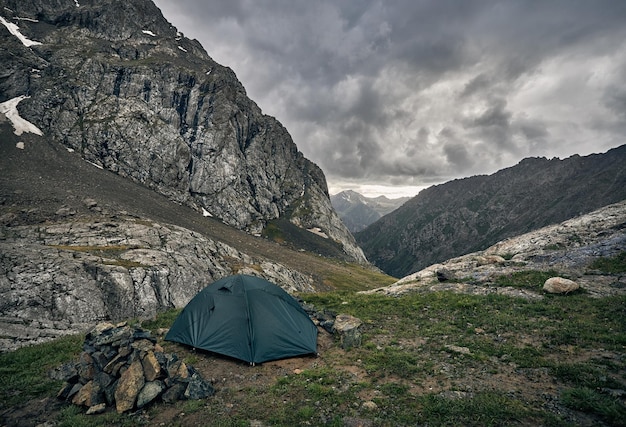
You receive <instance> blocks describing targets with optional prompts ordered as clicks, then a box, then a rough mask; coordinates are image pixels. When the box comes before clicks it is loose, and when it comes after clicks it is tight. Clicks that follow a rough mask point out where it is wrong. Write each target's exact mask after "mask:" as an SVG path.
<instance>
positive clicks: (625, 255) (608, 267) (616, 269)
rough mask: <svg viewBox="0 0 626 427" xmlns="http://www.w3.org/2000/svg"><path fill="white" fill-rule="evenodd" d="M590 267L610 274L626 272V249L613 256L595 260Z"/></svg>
mask: <svg viewBox="0 0 626 427" xmlns="http://www.w3.org/2000/svg"><path fill="white" fill-rule="evenodd" d="M589 268H590V269H592V270H599V271H601V272H603V273H609V274H619V273H626V251H622V252H620V253H619V254H617V255H615V256H614V257H611V258H599V259H597V260H595V261H593V262H592V263H591V264H590V265H589Z"/></svg>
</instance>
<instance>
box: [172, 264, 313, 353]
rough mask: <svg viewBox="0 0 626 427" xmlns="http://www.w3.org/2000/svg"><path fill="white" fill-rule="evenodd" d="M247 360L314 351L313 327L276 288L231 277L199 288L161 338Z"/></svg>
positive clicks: (248, 278)
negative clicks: (201, 288)
mask: <svg viewBox="0 0 626 427" xmlns="http://www.w3.org/2000/svg"><path fill="white" fill-rule="evenodd" d="M165 339H166V340H167V341H174V342H179V343H182V344H187V345H190V346H192V347H195V348H200V349H203V350H208V351H212V352H214V353H219V354H222V355H225V356H230V357H234V358H236V359H240V360H245V361H246V362H249V363H262V362H267V361H269V360H276V359H284V358H287V357H293V356H299V355H304V354H311V353H316V350H317V328H316V326H315V325H314V324H313V322H312V321H311V319H310V318H309V316H308V315H307V313H306V312H305V311H304V309H303V308H302V307H301V306H300V304H298V302H297V301H296V300H295V299H294V298H293V297H292V296H291V295H289V294H288V293H287V292H285V291H284V290H283V289H281V288H280V287H278V286H276V285H274V284H273V283H270V282H268V281H267V280H265V279H262V278H259V277H254V276H246V275H235V276H229V277H225V278H223V279H220V280H218V281H216V282H214V283H212V284H211V285H209V286H207V287H206V288H204V289H203V290H201V291H200V292H199V293H198V294H197V295H196V296H195V297H193V298H192V299H191V301H189V303H188V304H187V305H186V306H185V308H184V309H183V311H182V312H181V313H180V314H179V315H178V317H177V318H176V320H175V321H174V324H173V325H172V327H171V328H170V330H169V332H168V333H167V335H166V336H165Z"/></svg>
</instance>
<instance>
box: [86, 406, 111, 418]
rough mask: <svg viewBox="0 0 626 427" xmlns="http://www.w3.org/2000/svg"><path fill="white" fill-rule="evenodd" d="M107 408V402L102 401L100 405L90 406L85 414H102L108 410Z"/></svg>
mask: <svg viewBox="0 0 626 427" xmlns="http://www.w3.org/2000/svg"><path fill="white" fill-rule="evenodd" d="M106 409H107V405H106V403H100V404H98V405H94V406H92V407H90V408H89V409H87V412H85V414H86V415H96V414H101V413H103V412H104V411H106Z"/></svg>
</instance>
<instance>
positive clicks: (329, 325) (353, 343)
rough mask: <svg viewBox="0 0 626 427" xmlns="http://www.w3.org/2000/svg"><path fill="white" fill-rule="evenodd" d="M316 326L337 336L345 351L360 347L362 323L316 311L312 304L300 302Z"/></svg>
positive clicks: (331, 313) (329, 312) (327, 312)
mask: <svg viewBox="0 0 626 427" xmlns="http://www.w3.org/2000/svg"><path fill="white" fill-rule="evenodd" d="M300 304H301V305H302V308H303V309H304V311H306V312H307V314H308V315H309V317H310V318H311V320H312V321H313V323H315V325H316V326H321V327H322V328H323V329H324V330H325V331H326V332H328V333H330V334H333V335H337V336H338V337H339V341H340V343H341V347H342V348H343V349H344V350H347V349H349V348H352V347H360V346H361V325H362V324H363V322H362V321H361V320H360V319H359V318H357V317H354V316H350V315H349V314H335V313H334V312H333V311H330V310H321V311H320V310H317V309H316V308H315V306H313V305H312V304H307V303H303V302H300Z"/></svg>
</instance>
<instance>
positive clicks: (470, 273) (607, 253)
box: [363, 201, 626, 299]
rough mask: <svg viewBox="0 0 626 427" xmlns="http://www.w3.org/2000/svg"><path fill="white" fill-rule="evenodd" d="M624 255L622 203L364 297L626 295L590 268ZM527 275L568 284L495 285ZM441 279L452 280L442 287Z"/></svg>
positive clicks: (613, 278) (620, 281)
mask: <svg viewBox="0 0 626 427" xmlns="http://www.w3.org/2000/svg"><path fill="white" fill-rule="evenodd" d="M625 250H626V201H623V202H621V203H616V204H613V205H609V206H606V207H604V208H602V209H598V210H596V211H594V212H591V213H589V214H587V215H582V216H579V217H576V218H573V219H571V220H568V221H564V222H563V223H561V224H558V225H552V226H548V227H544V228H541V229H539V230H536V231H533V232H530V233H526V234H523V235H520V236H516V237H513V238H510V239H506V240H503V241H501V242H498V243H496V244H495V245H493V246H491V247H489V248H488V249H486V250H485V251H479V252H474V253H471V254H467V255H463V256H461V257H456V258H452V259H449V260H447V261H445V262H443V263H440V264H433V265H431V266H429V267H427V268H425V269H422V270H420V271H418V272H416V273H413V274H411V275H408V276H406V277H404V278H402V279H400V280H398V281H397V282H396V283H394V284H393V285H391V286H388V287H383V288H378V289H374V290H371V291H364V292H363V293H382V294H385V295H402V294H404V293H407V292H430V291H442V290H448V291H452V292H457V293H468V294H475V295H486V294H503V295H509V296H516V297H521V298H527V299H536V298H542V296H543V295H542V294H543V292H552V291H553V290H555V289H556V288H559V289H560V292H563V293H568V292H572V291H574V290H576V289H578V288H579V287H580V288H582V289H584V290H585V292H586V293H587V294H588V295H590V296H592V297H601V296H606V295H626V275H624V274H623V273H617V274H612V273H609V274H607V273H604V272H601V271H595V270H594V269H592V268H590V265H591V264H592V262H593V261H594V260H597V259H599V258H611V257H616V256H619V255H620V254H621V253H623V252H624V251H625ZM528 270H537V271H557V272H559V273H561V274H567V276H568V277H569V279H563V278H557V277H553V278H550V279H549V280H548V281H547V282H549V283H548V286H547V288H546V287H543V286H544V283H538V284H537V291H535V290H532V289H530V290H528V289H517V288H511V287H506V286H500V285H498V278H499V277H503V276H506V275H510V274H513V273H516V272H522V271H528ZM443 275H445V276H446V277H448V278H449V279H452V280H444V281H441V280H440V277H442V276H443ZM574 280H575V281H574ZM555 282H556V283H555ZM559 283H560V285H559ZM554 284H556V285H557V286H553V285H554ZM541 289H543V292H542V291H541Z"/></svg>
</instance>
